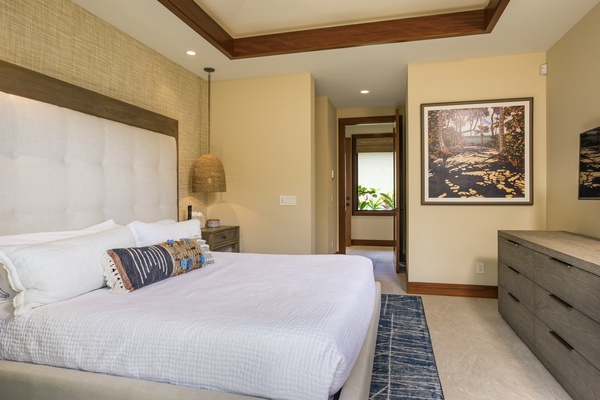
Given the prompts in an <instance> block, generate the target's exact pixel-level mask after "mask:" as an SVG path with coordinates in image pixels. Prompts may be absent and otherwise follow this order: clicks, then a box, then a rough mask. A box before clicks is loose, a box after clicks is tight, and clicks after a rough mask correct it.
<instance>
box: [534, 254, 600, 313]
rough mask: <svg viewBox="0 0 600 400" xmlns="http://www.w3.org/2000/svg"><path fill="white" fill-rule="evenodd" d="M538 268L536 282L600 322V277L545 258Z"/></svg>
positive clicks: (553, 259)
mask: <svg viewBox="0 0 600 400" xmlns="http://www.w3.org/2000/svg"><path fill="white" fill-rule="evenodd" d="M543 257H544V259H543V262H541V263H539V264H538V265H537V266H536V270H535V282H536V283H537V284H538V285H540V286H542V287H543V288H544V289H546V290H547V291H549V292H550V293H553V294H555V295H556V296H558V297H560V298H561V299H562V300H564V301H566V302H567V303H569V304H570V305H571V306H573V307H574V308H576V309H578V310H579V311H581V312H582V313H583V314H585V315H587V316H588V317H590V318H592V319H593V320H595V321H596V322H600V276H598V275H594V274H591V273H589V272H587V271H584V270H582V269H579V268H577V267H573V266H571V265H569V264H565V263H564V262H562V261H560V260H558V259H556V258H552V257H548V256H543Z"/></svg>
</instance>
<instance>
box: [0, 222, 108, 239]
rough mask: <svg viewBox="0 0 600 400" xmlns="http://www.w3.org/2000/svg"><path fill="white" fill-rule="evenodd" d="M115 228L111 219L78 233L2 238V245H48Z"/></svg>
mask: <svg viewBox="0 0 600 400" xmlns="http://www.w3.org/2000/svg"><path fill="white" fill-rule="evenodd" d="M115 226H117V224H115V221H113V220H112V219H109V220H108V221H104V222H101V223H99V224H96V225H93V226H90V227H88V228H83V229H79V230H76V231H58V232H34V233H22V234H19V235H9V236H0V245H18V244H35V243H46V242H52V241H54V240H61V239H68V238H71V237H76V236H83V235H89V234H90V233H95V232H101V231H105V230H107V229H110V228H113V227H115Z"/></svg>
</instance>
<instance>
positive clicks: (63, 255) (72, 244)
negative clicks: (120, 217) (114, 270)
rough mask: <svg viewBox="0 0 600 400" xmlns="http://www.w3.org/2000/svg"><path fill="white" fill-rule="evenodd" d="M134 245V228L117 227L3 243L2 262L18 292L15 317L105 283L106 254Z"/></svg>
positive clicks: (1, 249) (0, 259)
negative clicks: (44, 240)
mask: <svg viewBox="0 0 600 400" xmlns="http://www.w3.org/2000/svg"><path fill="white" fill-rule="evenodd" d="M134 244H135V240H134V239H133V235H132V234H131V231H130V230H129V229H128V228H127V227H125V226H116V227H113V228H112V229H109V230H105V231H101V232H97V233H92V234H90V235H85V236H79V237H73V238H69V239H63V240H56V241H53V242H48V243H37V244H33V245H29V246H0V262H3V263H4V268H5V269H6V270H7V271H8V280H9V282H10V286H11V287H12V288H13V289H14V290H15V291H16V292H17V294H16V296H15V297H14V299H13V304H14V307H15V316H20V315H23V314H25V313H27V312H28V311H29V310H31V309H33V308H35V307H39V306H42V305H45V304H50V303H54V302H57V301H60V300H65V299H69V298H71V297H75V296H79V295H81V294H84V293H87V292H89V291H92V290H95V289H99V288H101V287H103V286H105V281H104V275H103V271H102V266H101V264H100V260H101V257H102V254H103V253H104V252H105V251H106V250H108V249H112V248H119V247H131V246H134Z"/></svg>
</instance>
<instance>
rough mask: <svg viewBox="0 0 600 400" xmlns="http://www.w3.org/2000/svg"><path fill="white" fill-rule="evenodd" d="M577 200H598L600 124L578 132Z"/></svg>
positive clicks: (599, 182) (599, 198)
mask: <svg viewBox="0 0 600 400" xmlns="http://www.w3.org/2000/svg"><path fill="white" fill-rule="evenodd" d="M578 199H579V200H600V126H597V127H595V128H593V129H590V130H589V131H585V132H582V133H580V134H579V184H578Z"/></svg>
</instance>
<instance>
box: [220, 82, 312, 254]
mask: <svg viewBox="0 0 600 400" xmlns="http://www.w3.org/2000/svg"><path fill="white" fill-rule="evenodd" d="M211 96H212V98H211V142H212V143H211V153H213V154H215V155H216V156H218V157H219V158H221V161H222V162H223V166H224V168H225V174H226V176H227V192H224V193H213V194H209V196H208V202H209V207H208V217H209V218H218V219H220V220H221V224H222V225H239V226H240V237H241V240H240V248H241V251H242V252H252V253H278V254H283V253H288V254H311V253H314V252H315V178H314V176H315V111H314V110H315V96H314V81H313V78H312V76H311V75H310V74H308V73H305V74H297V75H285V76H274V77H266V78H254V79H239V80H230V81H212V88H211ZM282 195H283V196H296V203H297V204H296V205H295V206H280V205H279V196H282Z"/></svg>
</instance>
